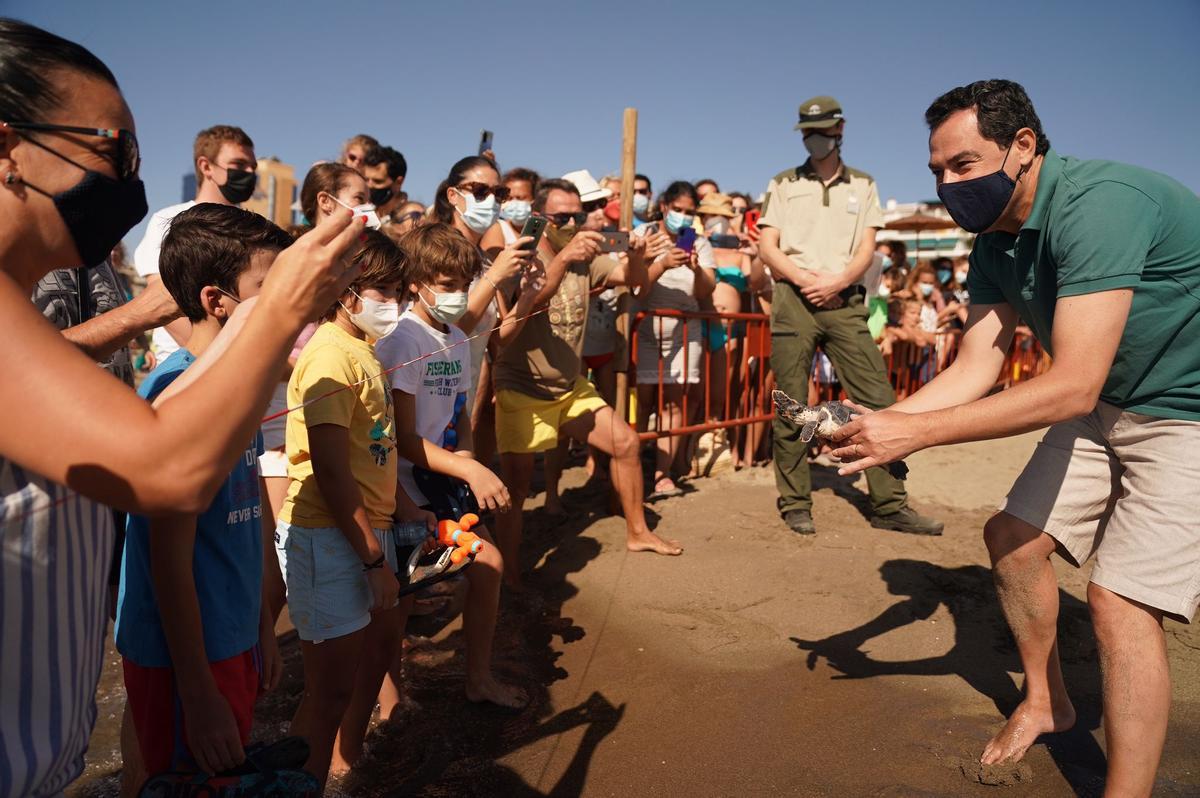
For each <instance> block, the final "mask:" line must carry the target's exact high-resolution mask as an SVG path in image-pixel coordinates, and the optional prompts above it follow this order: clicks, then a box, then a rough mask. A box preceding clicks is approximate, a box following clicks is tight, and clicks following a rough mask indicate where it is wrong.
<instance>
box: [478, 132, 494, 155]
mask: <svg viewBox="0 0 1200 798" xmlns="http://www.w3.org/2000/svg"><path fill="white" fill-rule="evenodd" d="M491 148H492V131H490V130H481V131H479V154H480V155H483V154H484V153H485V152H487V151H488V150H490V149H491Z"/></svg>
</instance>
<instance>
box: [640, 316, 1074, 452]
mask: <svg viewBox="0 0 1200 798" xmlns="http://www.w3.org/2000/svg"><path fill="white" fill-rule="evenodd" d="M770 321H771V320H770V317H769V316H767V315H766V314H762V313H712V312H698V313H692V312H684V311H678V310H655V311H644V312H641V313H638V314H637V315H636V316H635V318H634V324H633V329H632V331H631V335H630V354H631V359H630V370H631V371H634V372H635V374H639V373H640V374H641V376H642V377H643V379H644V378H645V377H646V376H648V373H649V372H651V371H653V372H655V375H654V376H655V379H654V380H653V381H652V382H644V381H642V380H638V379H631V381H630V382H631V386H632V385H636V386H637V388H638V395H637V396H636V401H635V402H633V403H631V406H634V407H636V410H637V415H636V418H637V421H638V429H639V431H640V432H639V437H640V438H641V439H642V440H644V441H645V440H654V439H656V438H662V437H665V436H670V435H690V434H692V433H701V432H708V431H710V430H717V429H725V428H729V427H745V426H750V425H754V424H765V423H766V422H768V421H770V420H771V419H772V417H773V414H774V410H773V408H772V407H771V396H770V394H771V390H772V389H773V388H774V386H775V381H774V378H773V375H772V374H771V371H770V363H771V360H770V358H771V327H770ZM714 326H716V327H718V328H719V329H720V331H722V332H723V333H724V343H723V345H721V346H720V347H718V348H716V349H713V348H711V344H713V343H717V341H716V340H712V339H715V338H717V337H719V336H718V335H713V336H712V339H710V330H711V328H713V327H714ZM647 333H649V334H651V335H653V336H654V339H655V341H656V342H657V343H658V346H657V347H652V348H653V350H654V352H655V361H654V363H653V364H652V365H650V366H647V365H646V364H644V363H638V362H637V361H638V357H639V355H645V354H646V352H647V351H648V350H649V349H650V348H651V347H647V346H642V347H639V346H638V340H639V337H642V336H645V335H646V334H647ZM961 337H962V336H961V334H960V333H959V332H958V331H952V332H945V333H938V334H937V336H936V341H935V343H933V344H931V345H928V346H921V347H919V346H913V345H911V344H907V343H903V342H897V343H895V344H894V345H893V347H892V351H891V352H890V353H888V354H887V355H885V356H884V364H885V367H886V370H887V374H888V380H889V382H890V383H891V384H892V387H893V388H894V389H895V391H896V398H897V399H903V398H905V397H906V396H909V395H911V394H912V393H914V392H916V391H917V390H918V389H920V388H921V387H922V386H923V385H925V384H926V383H928V382H929V381H930V380H932V379H933V378H934V377H935V376H937V374H938V373H939V372H941V371H942V370H943V369H945V368H946V367H947V366H948V365H950V364H951V363H952V362H954V358H955V357H956V356H957V354H958V345H959V342H960V340H961ZM693 339H698V341H699V343H698V346H696V345H695V344H696V341H694V340H693ZM686 342H691V343H692V346H688V345H687V343H686ZM664 350H666V351H665V353H664ZM697 352H698V356H699V359H700V368H699V382H697V383H687V382H686V381H685V380H686V377H687V376H689V375H690V371H691V367H692V365H693V362H694V357H695V356H696V355H697ZM821 354H822V353H821V350H820V349H819V348H818V349H817V354H816V356H815V357H814V364H815V365H816V367H815V368H814V374H813V377H812V379H811V380H810V383H809V395H808V397H806V399H807V402H808V403H809V404H816V403H817V402H824V401H832V400H836V399H845V398H847V397H846V394H845V391H843V390H842V387H841V384H840V383H839V382H838V381H837V374H836V372H835V371H834V370H833V369H832V368H828V370H825V369H822V368H821V363H822V361H821V359H820V358H821ZM1049 362H1050V361H1049V357H1048V356H1047V355H1046V354H1045V352H1044V350H1043V349H1042V347H1041V345H1040V344H1039V343H1038V342H1037V339H1035V338H1034V337H1033V336H1032V335H1031V334H1028V333H1023V332H1018V333H1017V334H1016V335H1015V336H1014V339H1013V343H1012V346H1011V347H1010V348H1009V352H1008V356H1007V357H1006V358H1005V361H1004V366H1003V368H1002V369H1001V372H1000V375H999V377H998V379H997V382H996V387H997V388H1008V387H1010V386H1011V385H1013V384H1014V383H1017V382H1021V381H1023V380H1027V379H1030V378H1031V377H1034V376H1037V375H1038V374H1041V373H1042V372H1044V371H1045V370H1046V368H1047V367H1048V366H1049ZM639 366H640V368H639ZM685 385H686V390H685V389H684V386H685ZM664 388H665V389H666V390H664ZM795 398H797V399H800V398H801V397H795ZM644 399H649V400H650V402H651V405H650V406H649V407H647V406H646V405H645V402H644V401H643V400H644ZM651 410H654V424H653V427H651V426H650V424H649V423H648V422H649V416H650V414H651ZM671 419H674V420H675V421H676V422H678V423H669V421H670V420H671ZM665 422H666V423H665Z"/></svg>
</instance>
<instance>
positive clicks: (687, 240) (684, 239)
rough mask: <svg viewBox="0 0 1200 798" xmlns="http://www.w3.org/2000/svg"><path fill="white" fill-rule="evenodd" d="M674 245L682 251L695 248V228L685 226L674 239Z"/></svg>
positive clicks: (689, 250)
mask: <svg viewBox="0 0 1200 798" xmlns="http://www.w3.org/2000/svg"><path fill="white" fill-rule="evenodd" d="M675 246H677V247H679V248H680V249H682V250H683V251H684V252H691V251H692V250H693V249H695V248H696V228H694V227H685V228H684V229H683V230H681V231H680V232H679V238H677V239H675Z"/></svg>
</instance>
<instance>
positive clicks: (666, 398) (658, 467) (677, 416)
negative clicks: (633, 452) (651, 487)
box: [654, 385, 684, 490]
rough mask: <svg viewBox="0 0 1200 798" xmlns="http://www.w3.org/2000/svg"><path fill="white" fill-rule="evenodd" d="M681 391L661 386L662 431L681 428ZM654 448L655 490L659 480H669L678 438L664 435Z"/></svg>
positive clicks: (678, 387) (673, 386) (677, 447)
mask: <svg viewBox="0 0 1200 798" xmlns="http://www.w3.org/2000/svg"><path fill="white" fill-rule="evenodd" d="M683 389H684V386H682V385H666V386H663V389H662V390H663V420H662V423H661V424H660V425H659V426H660V427H661V429H662V430H663V431H667V430H672V429H675V428H676V427H681V426H683V407H682V402H683ZM656 446H657V451H656V452H655V458H654V484H655V489H656V490H657V488H658V482H659V481H660V480H663V479H670V478H671V464H672V463H674V462H675V453H676V452H677V451H678V450H679V437H678V436H677V435H664V436H663V437H661V438H659V439H658V440H657V441H656ZM672 487H674V484H673V483H672Z"/></svg>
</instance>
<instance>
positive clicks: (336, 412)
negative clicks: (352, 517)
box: [279, 322, 399, 527]
mask: <svg viewBox="0 0 1200 798" xmlns="http://www.w3.org/2000/svg"><path fill="white" fill-rule="evenodd" d="M347 385H352V386H354V387H352V388H346V386H347ZM287 395H288V407H295V408H299V409H297V410H293V411H292V412H291V413H289V414H288V417H287V456H288V476H289V477H290V478H291V484H290V485H289V486H288V495H287V499H286V501H284V503H283V509H282V510H280V512H279V517H280V519H281V520H283V521H284V522H285V523H289V524H295V525H296V526H304V527H332V526H337V522H336V521H335V520H334V518H333V514H332V513H330V511H329V507H328V506H327V505H326V503H325V497H324V496H322V495H321V491H320V489H319V488H318V487H317V480H316V477H314V476H313V467H312V459H311V457H310V454H309V445H308V428H309V427H315V426H317V425H318V424H336V425H338V426H339V427H345V428H346V429H347V430H349V432H350V473H351V474H353V475H354V479H355V480H356V481H357V482H358V489H359V490H360V491H361V492H362V497H363V505H364V506H365V507H366V509H367V515H368V517H369V518H370V519H371V525H372V526H375V527H388V526H390V525H391V523H392V515H393V514H394V513H395V511H396V458H397V457H398V456H399V455H398V454H397V453H396V451H395V449H396V421H395V418H394V416H393V414H392V391H391V386H390V384H389V381H388V378H387V376H386V375H384V374H383V366H381V365H380V364H379V361H378V360H377V359H376V358H375V350H374V349H372V347H371V345H370V344H368V343H367V342H366V341H362V340H359V339H357V338H355V337H354V336H352V335H350V334H349V333H347V332H346V331H345V330H343V329H342V328H340V327H338V326H337V325H336V324H333V323H332V322H326V323H325V324H322V325H321V326H320V327H319V328H317V331H316V333H315V334H314V335H313V337H312V340H310V341H309V342H308V344H307V345H306V346H305V347H304V350H303V351H302V352H301V353H300V357H299V358H298V359H297V361H296V368H295V370H293V371H292V378H291V380H290V381H289V382H288V394H287ZM317 397H323V398H321V399H317ZM314 400H316V401H314ZM309 401H312V402H313V404H311V405H308V406H306V407H301V405H304V403H305V402H309Z"/></svg>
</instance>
